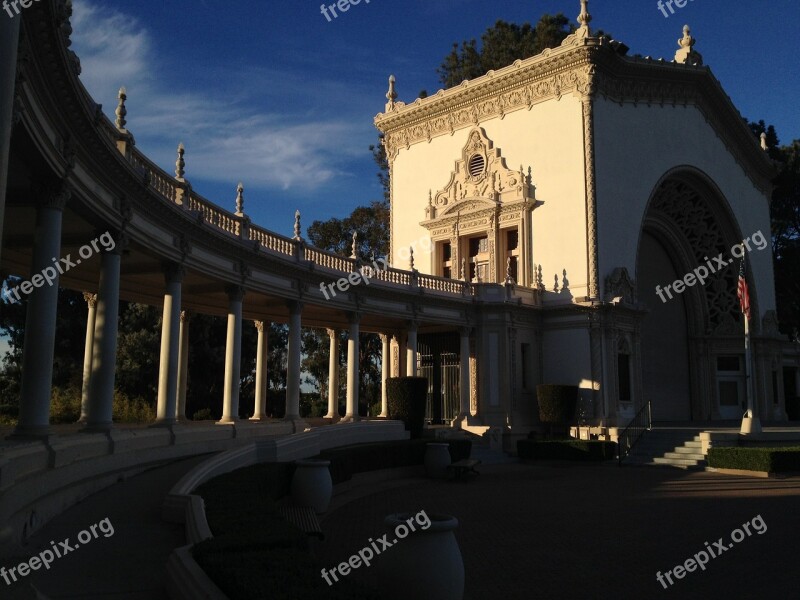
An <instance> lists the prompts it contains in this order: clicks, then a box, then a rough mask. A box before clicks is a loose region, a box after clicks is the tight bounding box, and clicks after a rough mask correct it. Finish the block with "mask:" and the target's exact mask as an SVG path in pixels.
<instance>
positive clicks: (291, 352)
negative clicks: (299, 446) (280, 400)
mask: <svg viewBox="0 0 800 600" xmlns="http://www.w3.org/2000/svg"><path fill="white" fill-rule="evenodd" d="M288 306H289V347H288V351H287V354H288V356H287V359H286V362H287V369H286V417H285V419H286V420H287V421H299V420H300V361H301V358H302V356H301V346H300V334H301V328H302V322H301V316H302V313H303V303H302V302H297V301H291V302H289V303H288Z"/></svg>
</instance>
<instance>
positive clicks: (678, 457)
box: [623, 428, 708, 469]
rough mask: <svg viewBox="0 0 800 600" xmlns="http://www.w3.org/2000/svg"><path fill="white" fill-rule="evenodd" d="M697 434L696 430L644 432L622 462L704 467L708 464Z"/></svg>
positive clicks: (666, 429) (670, 429) (693, 467)
mask: <svg viewBox="0 0 800 600" xmlns="http://www.w3.org/2000/svg"><path fill="white" fill-rule="evenodd" d="M699 434H700V430H698V429H678V428H664V429H658V428H655V429H651V430H649V431H645V432H644V434H642V437H641V438H640V439H639V441H638V442H637V443H636V445H634V447H633V450H632V451H631V453H630V454H629V455H628V456H627V457H626V458H625V460H624V461H623V464H626V465H666V466H671V467H678V468H680V469H703V468H705V467H706V466H707V464H708V463H707V462H706V457H705V455H704V454H703V451H702V448H701V442H700V435H699Z"/></svg>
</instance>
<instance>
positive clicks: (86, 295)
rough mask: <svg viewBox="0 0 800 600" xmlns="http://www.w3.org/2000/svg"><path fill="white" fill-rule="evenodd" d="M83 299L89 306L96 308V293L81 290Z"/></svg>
mask: <svg viewBox="0 0 800 600" xmlns="http://www.w3.org/2000/svg"><path fill="white" fill-rule="evenodd" d="M83 299H84V300H85V301H86V304H88V305H89V308H97V294H92V293H91V292H83Z"/></svg>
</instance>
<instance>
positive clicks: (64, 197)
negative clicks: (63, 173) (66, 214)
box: [31, 180, 72, 210]
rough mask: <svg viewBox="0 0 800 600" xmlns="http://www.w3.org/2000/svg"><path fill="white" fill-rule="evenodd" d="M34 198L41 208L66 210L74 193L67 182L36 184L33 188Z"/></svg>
mask: <svg viewBox="0 0 800 600" xmlns="http://www.w3.org/2000/svg"><path fill="white" fill-rule="evenodd" d="M31 191H32V192H33V197H34V199H35V202H36V204H37V206H38V207H39V208H52V209H55V210H64V208H65V207H66V205H67V202H69V200H70V198H72V191H71V189H70V187H69V185H68V184H67V182H66V181H63V180H62V181H59V182H55V183H44V184H42V183H34V184H33V185H32V186H31Z"/></svg>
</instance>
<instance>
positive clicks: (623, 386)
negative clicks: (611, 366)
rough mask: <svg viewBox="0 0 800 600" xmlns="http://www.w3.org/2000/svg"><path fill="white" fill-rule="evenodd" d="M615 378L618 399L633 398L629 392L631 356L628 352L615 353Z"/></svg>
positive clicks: (622, 400) (621, 400) (626, 400)
mask: <svg viewBox="0 0 800 600" xmlns="http://www.w3.org/2000/svg"><path fill="white" fill-rule="evenodd" d="M617 378H618V381H617V389H618V390H619V401H620V402H630V401H631V400H633V396H632V394H631V357H630V355H629V354H623V353H619V354H617Z"/></svg>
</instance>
